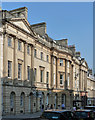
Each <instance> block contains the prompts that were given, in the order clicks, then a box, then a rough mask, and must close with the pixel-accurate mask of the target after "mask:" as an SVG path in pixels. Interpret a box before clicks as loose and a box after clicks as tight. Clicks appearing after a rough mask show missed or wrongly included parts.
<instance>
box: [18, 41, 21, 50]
mask: <svg viewBox="0 0 95 120" xmlns="http://www.w3.org/2000/svg"><path fill="white" fill-rule="evenodd" d="M18 50H19V51H21V41H19V40H18Z"/></svg>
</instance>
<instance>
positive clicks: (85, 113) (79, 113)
mask: <svg viewBox="0 0 95 120" xmlns="http://www.w3.org/2000/svg"><path fill="white" fill-rule="evenodd" d="M75 115H76V117H77V118H81V117H82V118H86V117H87V116H88V113H87V112H83V111H81V112H79V111H76V112H75Z"/></svg>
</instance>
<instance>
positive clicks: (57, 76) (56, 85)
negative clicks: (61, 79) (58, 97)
mask: <svg viewBox="0 0 95 120" xmlns="http://www.w3.org/2000/svg"><path fill="white" fill-rule="evenodd" d="M57 88H58V58H57V57H56V89H57Z"/></svg>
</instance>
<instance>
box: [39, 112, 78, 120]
mask: <svg viewBox="0 0 95 120" xmlns="http://www.w3.org/2000/svg"><path fill="white" fill-rule="evenodd" d="M40 119H41V120H76V118H75V115H74V113H73V112H71V111H70V110H46V111H44V112H43V113H42V115H41V117H40Z"/></svg>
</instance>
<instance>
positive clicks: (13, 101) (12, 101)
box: [10, 92, 15, 108]
mask: <svg viewBox="0 0 95 120" xmlns="http://www.w3.org/2000/svg"><path fill="white" fill-rule="evenodd" d="M10 107H11V108H14V107H15V93H14V92H11V94H10Z"/></svg>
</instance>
